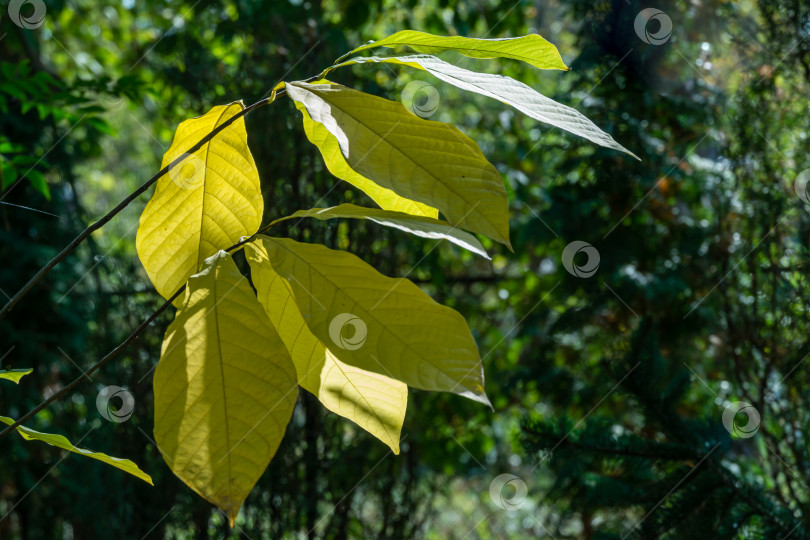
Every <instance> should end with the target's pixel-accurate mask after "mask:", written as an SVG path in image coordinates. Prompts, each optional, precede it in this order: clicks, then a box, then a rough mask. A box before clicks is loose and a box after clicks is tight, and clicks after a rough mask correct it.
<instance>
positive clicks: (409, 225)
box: [136, 31, 632, 522]
mask: <svg viewBox="0 0 810 540" xmlns="http://www.w3.org/2000/svg"><path fill="white" fill-rule="evenodd" d="M396 45H407V46H409V47H411V48H412V49H414V50H416V51H417V52H420V53H436V52H441V51H445V50H455V51H458V52H461V53H462V54H464V55H466V56H469V57H472V58H492V57H503V58H514V59H519V60H525V61H527V62H528V63H530V64H531V65H534V66H535V67H540V68H544V69H561V70H564V69H567V68H566V66H565V64H563V62H562V59H561V58H560V55H559V52H558V51H557V50H556V48H555V47H554V46H553V45H551V44H550V43H549V42H547V41H546V40H544V39H543V38H541V37H540V36H538V35H529V36H525V37H521V38H512V39H505V40H479V39H472V38H462V37H447V38H445V37H437V36H432V35H429V34H424V33H421V32H415V31H403V32H399V33H397V34H394V35H392V36H390V37H388V38H385V39H383V40H380V41H377V42H372V43H369V44H367V45H364V46H362V47H359V48H357V49H355V50H353V51H352V52H351V53H349V54H352V53H355V52H359V51H362V50H365V49H368V48H371V47H377V46H391V47H392V46H396ZM365 61H374V62H390V63H396V64H403V65H407V66H411V67H417V68H419V69H424V70H426V71H428V72H429V73H432V74H434V75H436V76H437V77H439V78H441V79H442V80H445V81H446V82H449V83H451V84H454V85H456V86H458V87H459V88H462V89H465V90H472V91H474V92H477V93H479V94H482V95H486V96H489V97H494V98H496V99H499V100H501V101H504V102H506V103H508V104H510V105H513V106H514V107H515V108H517V109H518V110H521V111H522V112H524V113H526V114H527V115H528V116H530V117H532V118H534V119H537V120H540V121H544V122H546V123H549V124H551V125H555V126H558V127H560V128H563V129H565V130H567V131H570V132H572V133H575V134H578V135H581V136H583V137H585V138H587V139H589V140H592V141H594V142H596V143H598V144H600V145H602V146H605V147H609V148H614V149H617V150H622V151H626V150H625V149H624V148H623V147H622V146H620V145H619V144H618V143H616V142H615V141H614V140H613V139H612V138H611V137H610V136H609V135H607V134H606V133H604V132H602V131H601V130H600V129H599V128H597V127H596V126H595V125H594V124H593V123H592V122H590V121H589V120H587V119H586V118H585V117H584V116H582V115H581V114H580V113H578V112H577V111H576V110H574V109H572V108H570V107H566V106H564V105H561V104H559V103H557V102H555V101H553V100H551V99H548V98H546V97H544V96H542V95H541V94H539V93H538V92H536V91H534V90H532V89H531V88H529V87H528V86H526V85H523V84H522V83H519V82H517V81H515V80H513V79H511V78H508V77H503V76H497V75H488V74H482V73H475V72H471V71H468V70H464V69H461V68H458V67H455V66H452V65H450V64H447V63H445V62H442V61H441V60H439V59H438V58H436V57H434V56H430V55H427V54H422V55H419V56H405V57H395V58H378V57H374V58H356V59H351V60H348V61H346V62H340V59H339V60H338V61H337V62H336V63H335V64H334V65H333V66H331V67H330V68H327V69H326V70H324V72H322V73H321V74H320V75H318V76H317V77H314V78H313V79H310V81H295V82H283V83H280V84H279V85H277V86H276V87H275V88H274V89H273V91H272V95H271V96H270V97H269V98H268V99H267V100H265V101H264V102H260V103H261V104H264V103H272V102H273V101H274V100H275V99H276V97H277V96H279V95H282V94H285V95H287V96H289V97H290V98H291V99H292V100H293V101H294V103H295V106H296V108H297V109H298V110H299V111H300V112H301V114H302V116H303V119H304V129H305V132H306V134H307V137H308V138H309V139H310V141H311V142H312V143H313V144H314V145H315V146H316V147H317V148H318V149H319V150H320V152H321V155H322V156H323V159H324V161H325V163H326V166H327V167H328V168H329V170H330V172H332V173H333V174H334V175H335V176H337V177H338V178H340V179H342V180H345V181H347V182H349V183H350V184H352V185H353V186H355V187H357V188H358V189H360V190H362V191H363V192H365V193H366V194H367V195H369V197H370V198H371V199H372V200H374V201H375V202H377V204H379V205H380V207H381V209H366V208H362V207H358V206H354V205H341V206H338V207H334V208H326V209H324V208H314V209H311V210H305V211H299V212H296V213H295V214H293V215H291V216H287V217H282V218H279V219H276V220H274V221H272V222H271V223H270V224H269V225H267V226H265V227H262V228H261V229H260V221H261V216H262V213H263V198H262V194H261V189H260V182H259V176H258V169H257V168H256V165H255V163H254V161H253V157H252V155H251V153H250V150H249V148H248V145H247V133H246V130H245V125H244V120H243V116H244V115H245V114H247V113H248V112H250V111H251V110H252V109H253V108H255V106H256V105H252V106H251V107H248V108H245V107H244V106H243V105H242V104H241V102H234V103H231V104H229V105H225V106H217V107H214V108H213V109H212V110H211V111H209V112H208V113H207V114H205V115H203V116H201V117H198V118H195V119H192V120H187V121H185V122H183V123H182V124H181V125H180V126H179V127H178V129H177V132H176V133H175V137H174V141H173V142H172V146H171V147H170V149H169V150H168V151H167V153H166V154H165V155H164V160H163V165H164V170H165V171H167V172H166V174H165V175H163V176H162V177H160V178H159V180H158V183H157V187H156V189H155V193H154V195H153V197H152V199H151V200H150V202H149V204H148V205H147V206H146V208H145V209H144V212H143V214H142V216H141V220H140V226H139V229H138V235H137V240H136V246H137V249H138V254H139V256H140V259H141V261H142V263H143V265H144V267H145V269H146V271H147V274H148V275H149V277H150V279H151V280H152V282H153V284H154V285H155V288H156V289H157V290H158V292H159V293H160V294H161V295H162V296H163V297H164V298H166V299H167V301H172V302H174V304H175V306H176V307H177V308H178V310H177V314H176V317H175V320H174V322H173V323H172V324H171V325H170V326H169V328H168V330H167V332H166V336H165V338H164V342H163V347H162V352H161V359H160V362H159V363H158V366H157V369H156V371H155V376H154V382H153V386H154V393H155V440H156V442H157V445H158V447H159V448H160V450H161V453H162V455H163V456H164V458H165V459H166V461H167V463H168V465H169V466H170V468H171V469H172V470H173V471H174V472H175V474H177V475H178V476H179V477H180V478H181V479H182V480H183V481H184V482H186V483H187V484H188V485H189V486H190V487H192V489H194V490H195V491H197V492H198V493H200V494H201V495H202V496H203V497H205V498H206V499H208V500H210V501H212V502H213V503H215V504H216V505H217V506H219V507H220V508H222V509H223V511H225V513H226V514H227V515H228V517H229V518H230V519H231V522H233V520H234V519H235V517H236V515H237V513H238V511H239V508H240V507H241V505H242V502H243V501H244V499H245V498H246V497H247V495H248V494H249V492H250V490H251V489H252V487H253V485H254V484H255V482H256V481H257V479H258V478H259V476H260V475H261V474H262V472H263V471H264V469H265V468H266V467H267V465H268V463H269V462H270V460H271V459H272V457H273V455H274V454H275V452H276V450H277V448H278V446H279V444H280V442H281V439H282V437H283V435H284V431H285V427H286V425H287V423H288V422H289V420H290V417H291V415H292V412H293V408H294V407H295V403H296V396H297V391H296V390H297V387H298V385H299V384H300V385H301V386H302V387H303V388H305V389H307V390H308V391H310V392H312V393H313V394H314V395H315V396H316V397H317V398H318V399H319V400H320V401H321V403H322V404H323V405H324V406H325V407H326V408H328V409H330V410H332V411H333V412H335V413H337V414H339V415H341V416H344V417H346V418H349V419H351V420H353V421H354V422H356V423H357V424H358V425H359V426H360V427H362V428H364V429H366V430H367V431H368V432H369V433H371V434H372V435H374V436H376V437H378V438H379V439H381V440H382V441H383V442H385V443H386V444H388V445H389V446H390V447H391V448H392V450H393V451H394V452H395V453H398V452H399V434H400V430H401V427H402V421H403V418H404V415H405V406H406V403H407V387H408V386H411V387H414V388H418V389H422V390H430V391H446V392H453V393H456V394H459V395H462V396H465V397H468V398H470V399H473V400H476V401H480V402H482V403H485V404H489V400H488V399H487V397H486V394H485V391H484V378H483V369H482V366H481V359H480V356H479V353H478V349H477V347H476V344H475V342H474V340H473V338H472V335H471V333H470V331H469V329H468V327H467V324H466V322H465V321H464V319H463V317H461V315H459V314H458V313H457V312H455V311H454V310H452V309H449V308H447V307H443V306H441V305H439V304H437V303H435V302H434V301H433V300H432V299H431V298H430V297H429V296H427V295H426V294H425V293H424V292H423V291H422V290H421V289H419V288H418V287H417V286H416V285H414V284H413V283H412V282H410V281H408V280H407V279H391V278H388V277H385V276H383V275H382V274H380V273H378V272H377V271H376V270H374V269H373V268H371V267H370V266H368V265H367V264H366V263H364V262H363V261H362V260H360V259H359V258H358V257H356V256H354V255H352V254H350V253H347V252H344V251H336V250H331V249H328V248H326V247H324V246H321V245H312V244H301V243H298V242H295V241H293V240H290V239H285V238H279V237H270V236H265V235H263V234H260V233H263V232H266V231H267V230H268V229H270V228H271V227H273V226H274V225H276V224H277V223H280V222H282V221H284V220H289V219H294V218H298V219H303V218H305V217H317V218H318V219H331V218H359V219H367V220H370V221H372V222H375V223H378V224H381V225H385V226H391V227H395V228H397V229H401V230H405V231H407V232H411V233H413V234H416V235H418V236H423V237H428V238H444V239H447V240H450V241H452V242H453V243H455V244H457V245H460V246H462V247H465V248H467V249H470V250H471V251H473V252H475V253H478V254H479V255H482V256H485V257H486V256H487V255H486V251H485V250H484V248H483V246H482V245H481V244H480V242H479V241H478V240H477V239H476V238H475V236H473V235H472V234H470V232H472V233H479V234H482V235H484V236H487V237H489V238H491V239H493V240H495V241H498V242H500V243H502V244H505V245H507V246H509V245H510V244H509V226H508V221H509V215H508V201H507V196H506V190H505V189H504V186H503V180H502V179H501V176H500V174H499V173H498V171H497V169H495V167H494V166H493V165H491V164H490V163H489V162H488V161H487V160H486V158H485V157H484V156H483V154H482V153H481V150H480V149H479V148H478V146H477V145H476V144H475V143H474V142H473V141H472V140H471V139H469V138H468V137H467V136H466V135H464V134H463V133H462V132H461V131H459V130H458V129H457V128H455V127H453V126H450V125H447V124H443V123H439V122H431V121H427V120H424V119H422V118H419V117H418V116H416V115H415V114H413V113H412V112H410V111H408V110H407V109H406V108H405V107H403V106H402V105H401V104H399V103H396V102H392V101H388V100H385V99H382V98H379V97H375V96H372V95H369V94H365V93H363V92H360V91H357V90H353V89H350V88H347V87H344V86H342V85H339V84H335V83H332V82H329V81H327V80H326V79H325V77H326V75H327V74H328V73H329V72H331V71H333V70H335V69H338V68H340V67H342V66H346V65H352V64H356V63H362V62H365ZM312 81H314V82H312ZM206 135H207V136H208V139H205V138H204V137H205V136H206ZM195 142H196V143H197V144H195ZM628 153H629V152H628ZM631 155H632V154H631ZM439 213H441V214H442V216H443V217H444V220H441V219H438V216H439ZM465 231H469V232H465ZM243 248H245V249H246V257H247V261H248V263H249V266H250V270H251V272H250V276H251V280H252V282H253V285H254V286H255V289H256V292H255V293H254V291H253V289H252V288H251V286H250V284H249V282H248V280H247V279H246V278H245V277H244V276H243V275H242V273H241V272H240V270H239V269H238V267H237V264H236V262H235V261H234V257H233V255H234V254H235V253H237V252H239V251H241V249H243ZM181 293H183V296H182V297H180V294H181ZM347 328H353V329H354V333H353V334H352V333H349V334H346V330H347Z"/></svg>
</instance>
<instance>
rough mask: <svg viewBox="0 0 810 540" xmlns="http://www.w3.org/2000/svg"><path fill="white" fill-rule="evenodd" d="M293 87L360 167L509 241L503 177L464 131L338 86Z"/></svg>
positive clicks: (454, 218) (466, 225)
mask: <svg viewBox="0 0 810 540" xmlns="http://www.w3.org/2000/svg"><path fill="white" fill-rule="evenodd" d="M286 88H287V93H288V94H289V95H290V97H291V98H292V99H293V100H295V101H296V102H297V103H300V104H301V105H303V106H304V107H305V108H306V111H307V112H308V113H309V116H310V118H311V119H312V120H313V121H315V122H317V123H319V124H321V125H323V126H324V127H325V128H326V129H327V130H328V131H329V133H330V134H332V136H333V137H335V139H336V140H337V144H338V146H339V148H340V152H341V154H342V155H343V157H344V158H345V160H346V162H347V163H348V165H349V166H350V167H351V168H352V169H353V170H354V171H355V172H357V173H358V174H360V175H362V176H364V177H366V178H369V179H371V180H373V181H374V182H376V183H377V184H379V185H381V186H383V187H385V188H388V189H391V190H393V191H394V192H396V193H398V194H399V195H402V196H403V197H406V198H408V199H412V200H414V201H419V202H422V203H425V204H427V205H429V206H431V207H433V208H437V209H438V210H439V212H441V213H442V214H444V216H445V217H446V219H447V221H448V222H449V223H450V224H451V225H456V226H458V227H461V228H463V229H467V230H469V231H472V232H477V233H481V234H483V235H485V236H489V237H490V238H492V239H494V240H497V241H498V242H502V243H504V244H506V245H509V210H508V201H507V198H506V190H505V188H504V185H503V180H502V179H501V176H500V174H499V173H498V171H497V170H496V169H495V167H494V166H493V165H492V164H491V163H489V162H488V161H487V160H486V158H485V157H484V155H483V154H482V153H481V149H480V148H478V145H477V144H475V142H474V141H473V140H472V139H470V138H469V137H467V136H466V135H464V134H463V133H462V132H461V131H459V130H458V128H456V127H455V126H451V125H449V124H443V123H441V122H432V121H429V120H424V119H422V118H419V117H418V116H416V115H415V114H413V113H412V112H410V111H408V110H407V109H406V108H405V107H403V106H402V104H400V103H397V102H394V101H389V100H387V99H383V98H380V97H377V96H372V95H369V94H365V93H363V92H359V91H357V90H352V89H350V88H346V87H345V86H341V85H339V84H308V83H305V82H292V83H287V85H286Z"/></svg>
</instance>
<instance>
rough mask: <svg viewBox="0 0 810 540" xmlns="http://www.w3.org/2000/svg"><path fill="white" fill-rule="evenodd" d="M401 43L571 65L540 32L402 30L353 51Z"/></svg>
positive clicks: (429, 49) (432, 51) (536, 63)
mask: <svg viewBox="0 0 810 540" xmlns="http://www.w3.org/2000/svg"><path fill="white" fill-rule="evenodd" d="M397 45H406V46H408V47H410V48H411V49H413V50H415V51H417V52H421V53H428V54H437V53H440V52H442V51H456V52H459V53H461V54H463V55H464V56H469V57H470V58H512V59H514V60H522V61H523V62H527V63H529V64H531V65H533V66H534V67H537V68H540V69H564V70H567V69H568V66H566V65H565V62H563V59H562V57H561V56H560V52H559V51H558V50H557V47H555V46H554V45H553V44H551V43H549V42H548V41H546V40H545V39H544V38H543V37H541V36H539V35H537V34H529V35H528V36H521V37H514V38H497V39H477V38H469V37H462V36H434V35H432V34H426V33H425V32H417V31H416V30H402V31H401V32H397V33H396V34H392V35H390V36H388V37H385V38H383V39H381V40H379V41H371V42H369V43H366V44H365V45H362V46H360V47H358V48H356V49H354V50H353V51H352V52H353V53H355V52H358V51H364V50H366V49H371V48H374V47H396V46H397Z"/></svg>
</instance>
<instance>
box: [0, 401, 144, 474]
mask: <svg viewBox="0 0 810 540" xmlns="http://www.w3.org/2000/svg"><path fill="white" fill-rule="evenodd" d="M0 422H3V423H4V424H6V425H9V426H10V425H12V424H13V423H14V420H12V419H11V418H9V417H7V416H0ZM17 433H19V434H20V436H21V437H22V438H23V439H25V440H27V441H42V442H44V443H47V444H50V445H51V446H55V447H57V448H61V449H62V450H67V451H69V452H73V453H74V454H79V455H80V456H84V457H89V458H91V459H95V460H98V461H101V462H102V463H106V464H107V465H112V466H113V467H115V468H116V469H121V470H122V471H124V472H126V473H129V474H131V475H132V476H135V477H137V478H140V479H141V480H143V481H144V482H147V483H149V484H151V485H154V484H153V483H152V477H151V476H149V475H148V474H146V473H145V472H143V471H142V470H141V469H139V468H138V466H137V465H135V464H134V463H133V462H131V461H130V460H128V459H121V458H117V457H112V456H108V455H107V454H103V453H101V452H93V451H92V450H87V449H85V448H79V447H78V446H74V445H73V443H71V442H70V441H69V440H67V438H65V437H63V436H62V435H56V434H54V433H42V432H41V431H37V430H35V429H31V428H27V427H25V426H17Z"/></svg>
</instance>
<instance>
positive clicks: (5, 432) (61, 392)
mask: <svg viewBox="0 0 810 540" xmlns="http://www.w3.org/2000/svg"><path fill="white" fill-rule="evenodd" d="M185 289H186V286H185V285H183V286H182V287H180V289H178V291H177V292H176V293H174V294H173V295H172V296H171V298H169V299H168V300H166V301H165V302H164V303H163V305H162V306H160V307H159V308H158V310H157V311H155V312H154V313H152V315H150V316H149V317H148V318H147V319H146V320H145V321H143V322H142V323H141V325H140V326H138V328H136V329H135V331H134V332H132V333H131V334H130V335H129V337H128V338H127V339H126V340H124V342H123V343H121V344H120V345H118V346H117V347H116V348H114V349H113V350H111V351H110V352H109V353H107V356H105V357H104V358H102V359H101V360H99V361H98V362H96V363H95V364H93V366H91V367H90V369H88V370H87V371H85V372H84V373H82V374H81V375H79V376H78V377H77V378H76V379H74V380H73V382H71V383H70V384H69V385H67V386H65V387H64V388H62V389H61V390H59V391H58V392H56V393H54V394H53V395H52V396H51V397H49V398H48V399H46V400H45V401H43V402H42V403H40V404H39V405H37V406H36V407H34V408H33V409H31V410H30V411H28V412H27V413H26V414H24V415H23V416H22V417H21V418H19V419H17V420H15V421H14V423H13V424H11V425H9V426H8V427H7V428H6V429H4V430H3V431H2V432H0V439H2V438H3V437H5V436H6V435H8V434H9V433H11V432H12V431H13V430H15V429H17V427H18V426H20V425H21V424H22V423H23V422H26V421H28V420H29V419H31V417H33V416H34V415H35V414H37V413H38V412H39V411H41V410H42V409H44V408H45V407H47V406H48V405H50V404H51V403H53V402H54V401H56V400H57V399H59V398H60V397H62V396H63V395H65V394H66V393H68V392H70V391H71V390H73V389H74V388H76V386H78V385H79V383H80V382H82V381H83V380H85V379H86V378H88V377H89V376H90V375H92V374H93V373H95V372H96V371H98V369H99V368H100V367H101V366H103V365H104V364H106V363H107V362H109V361H110V360H112V359H113V358H114V357H115V356H117V355H118V354H119V353H120V352H121V351H123V350H124V349H126V348H127V347H128V346H129V345H130V343H132V342H133V341H135V340H136V339H138V336H140V335H141V333H143V331H144V330H146V327H147V326H149V325H150V324H151V323H152V321H154V320H155V319H157V318H158V316H160V314H161V313H163V312H164V311H166V309H167V308H168V307H169V306H170V305H171V304H172V301H174V299H175V298H177V297H178V296H180V293H182V292H183V291H184V290H185Z"/></svg>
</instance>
